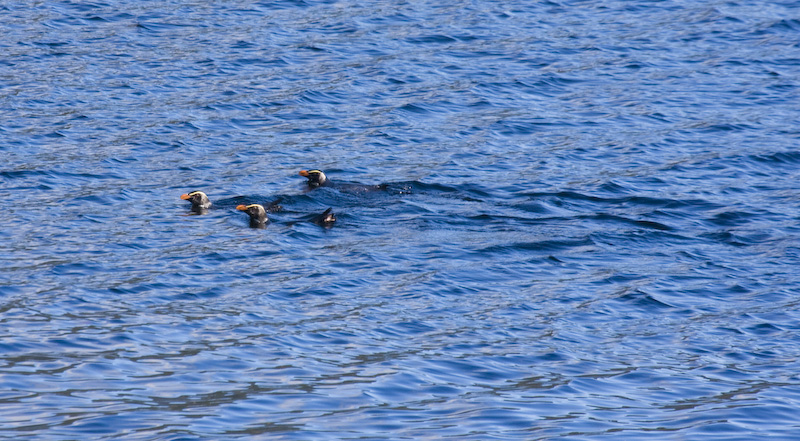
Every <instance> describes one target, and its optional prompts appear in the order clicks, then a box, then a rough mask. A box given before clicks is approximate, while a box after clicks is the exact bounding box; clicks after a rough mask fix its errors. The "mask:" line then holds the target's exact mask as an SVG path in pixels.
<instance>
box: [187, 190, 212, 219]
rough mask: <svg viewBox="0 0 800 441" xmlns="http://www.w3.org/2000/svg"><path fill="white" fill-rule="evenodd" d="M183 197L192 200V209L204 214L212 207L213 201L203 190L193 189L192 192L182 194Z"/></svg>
mask: <svg viewBox="0 0 800 441" xmlns="http://www.w3.org/2000/svg"><path fill="white" fill-rule="evenodd" d="M181 199H183V200H184V201H189V202H191V203H192V211H193V212H195V213H199V214H202V213H205V212H206V211H207V210H208V209H209V208H211V201H209V200H208V196H206V194H205V193H203V192H202V191H193V192H191V193H185V194H182V195H181Z"/></svg>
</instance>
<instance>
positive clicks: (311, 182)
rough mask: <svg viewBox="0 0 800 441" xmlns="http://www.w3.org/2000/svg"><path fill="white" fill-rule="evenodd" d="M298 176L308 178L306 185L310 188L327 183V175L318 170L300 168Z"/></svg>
mask: <svg viewBox="0 0 800 441" xmlns="http://www.w3.org/2000/svg"><path fill="white" fill-rule="evenodd" d="M299 174H300V176H303V177H305V178H308V186H309V187H311V188H317V187H323V186H325V185H328V183H329V181H328V177H327V176H325V173H322V171H320V170H300V173H299Z"/></svg>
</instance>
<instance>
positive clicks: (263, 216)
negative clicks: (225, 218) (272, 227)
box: [236, 204, 269, 228]
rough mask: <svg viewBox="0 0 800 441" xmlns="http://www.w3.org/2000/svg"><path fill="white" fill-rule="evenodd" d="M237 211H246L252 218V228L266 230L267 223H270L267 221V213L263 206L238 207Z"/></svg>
mask: <svg viewBox="0 0 800 441" xmlns="http://www.w3.org/2000/svg"><path fill="white" fill-rule="evenodd" d="M236 209H237V210H239V211H244V212H246V213H247V214H248V215H249V216H250V228H264V227H265V226H266V224H267V222H269V219H267V212H266V210H264V207H263V206H262V205H259V204H250V205H237V206H236Z"/></svg>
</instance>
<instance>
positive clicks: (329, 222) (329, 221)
mask: <svg viewBox="0 0 800 441" xmlns="http://www.w3.org/2000/svg"><path fill="white" fill-rule="evenodd" d="M331 210H332V209H331V208H328V209H327V210H325V211H323V212H322V214H318V215H316V216H314V217H313V218H312V219H311V222H314V223H315V224H317V225H319V226H321V227H332V226H333V223H334V222H336V215H335V214H333V213H332V212H331Z"/></svg>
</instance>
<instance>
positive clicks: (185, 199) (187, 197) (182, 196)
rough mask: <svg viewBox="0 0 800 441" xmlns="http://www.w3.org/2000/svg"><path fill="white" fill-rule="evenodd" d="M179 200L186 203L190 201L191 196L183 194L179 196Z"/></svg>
mask: <svg viewBox="0 0 800 441" xmlns="http://www.w3.org/2000/svg"><path fill="white" fill-rule="evenodd" d="M181 199H183V200H184V201H188V200H189V199H191V196H189V195H188V194H187V193H184V194H182V195H181Z"/></svg>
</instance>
